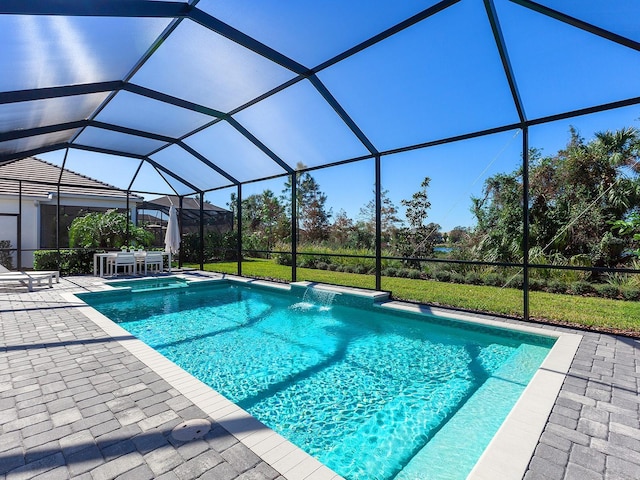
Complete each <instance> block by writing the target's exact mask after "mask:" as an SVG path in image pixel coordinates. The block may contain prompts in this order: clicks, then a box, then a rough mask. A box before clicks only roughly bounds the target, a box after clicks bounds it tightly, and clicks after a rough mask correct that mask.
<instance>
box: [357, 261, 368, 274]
mask: <svg viewBox="0 0 640 480" xmlns="http://www.w3.org/2000/svg"><path fill="white" fill-rule="evenodd" d="M368 271H369V269H368V268H367V266H366V265H363V264H361V263H360V264H358V265H356V266H354V267H353V273H360V274H364V273H368Z"/></svg>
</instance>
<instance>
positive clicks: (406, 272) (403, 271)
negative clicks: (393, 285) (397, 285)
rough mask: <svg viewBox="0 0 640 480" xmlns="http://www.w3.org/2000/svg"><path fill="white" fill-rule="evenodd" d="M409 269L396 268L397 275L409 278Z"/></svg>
mask: <svg viewBox="0 0 640 480" xmlns="http://www.w3.org/2000/svg"><path fill="white" fill-rule="evenodd" d="M410 272H411V270H410V269H409V268H401V269H400V270H398V276H399V277H402V278H409V273H410Z"/></svg>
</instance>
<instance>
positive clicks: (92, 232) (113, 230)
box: [69, 210, 153, 248]
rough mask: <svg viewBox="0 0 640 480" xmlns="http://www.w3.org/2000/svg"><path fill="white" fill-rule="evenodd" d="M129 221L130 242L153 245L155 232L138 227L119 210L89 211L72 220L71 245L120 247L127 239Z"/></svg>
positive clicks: (70, 228)
mask: <svg viewBox="0 0 640 480" xmlns="http://www.w3.org/2000/svg"><path fill="white" fill-rule="evenodd" d="M127 222H128V224H129V243H130V244H131V245H133V244H138V245H144V246H147V247H148V246H151V243H152V242H153V234H152V233H151V232H147V231H146V230H145V229H143V228H141V227H136V226H135V225H134V224H133V223H132V222H131V221H128V220H127V215H125V214H124V213H120V212H118V211H117V210H107V211H106V212H105V213H100V212H94V213H88V214H87V215H85V216H83V217H78V218H75V219H74V220H73V222H71V226H70V227H69V246H70V247H72V248H73V247H81V248H120V247H122V246H123V245H125V242H126V240H127Z"/></svg>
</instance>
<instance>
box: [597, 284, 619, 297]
mask: <svg viewBox="0 0 640 480" xmlns="http://www.w3.org/2000/svg"><path fill="white" fill-rule="evenodd" d="M595 289H596V292H597V294H598V295H599V296H601V297H605V298H617V296H618V287H616V286H615V285H610V284H608V283H600V284H598V285H596V286H595Z"/></svg>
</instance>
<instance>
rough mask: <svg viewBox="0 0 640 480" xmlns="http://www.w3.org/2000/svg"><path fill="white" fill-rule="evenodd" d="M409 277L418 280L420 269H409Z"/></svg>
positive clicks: (420, 273)
mask: <svg viewBox="0 0 640 480" xmlns="http://www.w3.org/2000/svg"><path fill="white" fill-rule="evenodd" d="M409 278H412V279H413V280H419V279H421V278H422V272H420V270H415V269H412V270H409Z"/></svg>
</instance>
